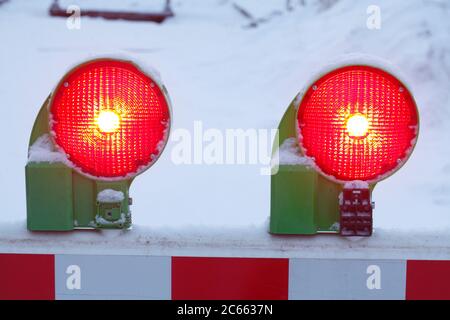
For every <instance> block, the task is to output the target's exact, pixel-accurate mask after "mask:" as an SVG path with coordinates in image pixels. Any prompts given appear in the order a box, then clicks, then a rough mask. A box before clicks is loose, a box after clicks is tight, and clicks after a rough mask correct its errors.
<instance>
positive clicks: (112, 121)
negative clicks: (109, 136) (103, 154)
mask: <svg viewBox="0 0 450 320" xmlns="http://www.w3.org/2000/svg"><path fill="white" fill-rule="evenodd" d="M96 124H97V127H98V128H99V130H100V131H101V132H104V133H113V132H116V131H117V129H119V127H120V116H119V115H118V114H117V113H116V112H114V111H111V110H103V111H100V114H99V115H98V117H97V120H96Z"/></svg>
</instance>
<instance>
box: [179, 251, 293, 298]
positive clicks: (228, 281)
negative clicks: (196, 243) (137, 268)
mask: <svg viewBox="0 0 450 320" xmlns="http://www.w3.org/2000/svg"><path fill="white" fill-rule="evenodd" d="M288 282H289V259H266V258H191V257H173V258H172V299H174V300H201V299H206V300H220V299H223V300H230V299H242V300H244V299H247V300H252V299H253V300H270V299H273V300H285V299H287V298H288Z"/></svg>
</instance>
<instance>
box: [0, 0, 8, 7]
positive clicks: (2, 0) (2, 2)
mask: <svg viewBox="0 0 450 320" xmlns="http://www.w3.org/2000/svg"><path fill="white" fill-rule="evenodd" d="M8 1H9V0H0V6H1V5H2V4H4V3H6V2H8Z"/></svg>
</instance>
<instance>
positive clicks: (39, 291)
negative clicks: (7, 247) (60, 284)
mask: <svg viewBox="0 0 450 320" xmlns="http://www.w3.org/2000/svg"><path fill="white" fill-rule="evenodd" d="M54 299H55V258H54V256H53V255H32V254H0V300H54Z"/></svg>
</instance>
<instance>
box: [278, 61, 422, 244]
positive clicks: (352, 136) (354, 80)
mask: <svg viewBox="0 0 450 320" xmlns="http://www.w3.org/2000/svg"><path fill="white" fill-rule="evenodd" d="M294 117H295V119H294ZM291 121H292V122H294V123H295V130H293V131H294V132H293V131H292V130H291V129H287V128H286V127H287V126H291V125H292V122H291ZM418 126H419V117H418V112H417V107H416V104H415V102H414V99H413V97H412V95H411V93H410V92H409V90H408V89H407V88H406V87H405V85H404V84H403V83H402V82H401V81H400V80H398V79H397V78H396V77H394V76H393V75H392V74H390V73H388V72H387V71H385V70H383V69H380V68H377V67H373V66H370V65H347V66H343V67H340V68H337V69H335V70H332V71H330V72H328V73H325V74H324V75H322V76H321V77H320V78H318V79H316V80H315V81H314V82H313V83H311V84H310V86H309V87H308V88H307V89H306V91H305V92H304V93H303V94H300V95H299V96H298V97H297V98H296V99H295V100H294V102H293V104H292V105H291V107H290V109H288V112H287V113H286V115H285V118H284V119H283V121H282V124H281V125H280V131H281V136H280V138H281V139H280V143H283V141H282V140H286V139H292V138H295V139H296V140H297V145H298V149H299V156H301V157H304V158H306V159H308V160H309V163H310V164H312V166H313V167H314V169H315V171H316V172H317V173H319V174H320V175H322V176H323V177H324V178H325V179H326V180H327V181H325V180H322V179H319V180H316V182H315V183H319V186H318V187H319V188H323V190H321V194H322V196H320V195H319V192H318V193H317V194H315V195H314V197H316V196H317V197H318V199H313V202H314V203H315V204H314V205H313V204H312V207H311V206H308V205H306V206H305V204H303V206H302V205H301V204H299V205H298V207H296V210H298V211H299V213H298V214H300V215H301V214H302V211H304V210H305V207H306V208H308V210H311V208H313V209H312V211H315V212H313V213H311V214H313V215H319V216H320V215H323V217H316V219H315V221H313V220H314V219H313V220H308V221H307V222H306V224H308V226H307V227H306V228H304V227H299V228H297V229H296V230H304V229H307V232H305V231H295V230H294V232H290V231H289V230H291V229H292V225H295V222H293V221H292V219H290V218H289V219H287V220H286V219H283V218H279V217H278V216H279V215H282V214H283V213H282V212H281V210H283V211H286V209H285V208H284V207H285V206H286V205H285V204H283V205H281V202H280V201H281V200H280V199H281V198H280V199H278V197H277V194H279V193H280V192H281V191H279V190H275V191H274V188H275V189H282V188H281V187H280V186H281V184H280V181H282V180H285V178H280V177H276V176H274V177H273V178H272V190H273V192H272V220H273V221H272V225H271V226H272V227H271V230H272V232H273V233H316V232H336V231H340V233H341V234H343V235H370V234H371V233H372V210H373V203H372V202H371V189H372V188H373V187H374V185H375V183H377V182H378V181H380V180H382V179H385V178H387V177H388V176H390V175H392V174H393V173H394V172H395V171H396V170H398V169H399V168H400V167H401V166H402V165H403V164H404V163H405V162H406V161H407V159H408V158H409V156H410V154H411V152H412V150H413V148H414V145H415V143H416V139H417V134H418ZM303 167H305V166H304V165H303ZM285 168H286V170H288V168H289V170H291V171H292V169H293V168H292V166H291V167H289V166H286V167H284V164H281V171H283V170H284V169H285ZM296 170H300V167H299V166H297V167H296ZM281 176H282V175H281ZM301 176H302V174H300V173H298V179H297V181H301V180H302V179H305V177H306V174H303V176H304V177H301ZM283 184H284V183H283ZM297 188H298V187H297ZM316 191H317V190H316ZM327 193H329V194H328V195H327ZM332 194H338V195H339V197H337V196H336V197H335V198H334V199H333V197H334V196H333V195H332ZM327 196H330V199H326V198H327ZM319 198H320V199H319ZM337 198H339V201H338V199H337ZM327 200H329V201H327ZM308 201H309V200H308ZM322 206H323V208H322V209H320V208H321V207H322ZM281 207H283V209H281ZM290 207H293V206H290ZM332 208H336V209H337V211H338V213H339V215H338V216H336V215H335V214H334V213H333V211H334V210H335V209H332ZM289 210H292V208H289ZM317 210H324V211H327V212H317ZM330 212H331V213H330ZM292 214H294V213H292ZM285 220H286V221H285ZM300 220H301V219H300ZM281 221H283V222H282V223H281ZM296 223H297V224H298V223H299V222H296ZM302 223H305V222H302ZM317 223H319V224H322V223H323V225H320V226H317ZM282 224H286V226H281V225H282ZM327 224H329V225H328V226H327ZM289 225H291V226H289ZM280 226H281V227H280Z"/></svg>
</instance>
